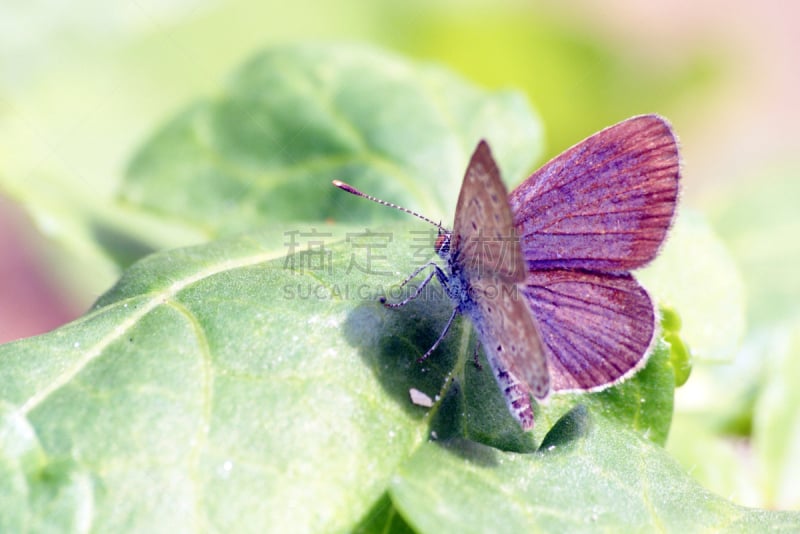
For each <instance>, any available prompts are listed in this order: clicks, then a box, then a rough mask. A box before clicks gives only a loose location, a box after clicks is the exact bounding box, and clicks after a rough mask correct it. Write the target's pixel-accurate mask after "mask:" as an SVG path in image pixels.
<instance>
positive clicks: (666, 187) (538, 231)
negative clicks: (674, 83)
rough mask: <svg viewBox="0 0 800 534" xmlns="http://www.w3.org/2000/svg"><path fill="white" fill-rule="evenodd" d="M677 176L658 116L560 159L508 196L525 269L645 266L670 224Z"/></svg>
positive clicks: (671, 144)
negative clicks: (526, 267)
mask: <svg viewBox="0 0 800 534" xmlns="http://www.w3.org/2000/svg"><path fill="white" fill-rule="evenodd" d="M679 174H680V158H679V156H678V143H677V139H676V138H675V135H674V134H673V132H672V129H671V128H670V126H669V123H667V121H665V120H664V119H663V118H661V117H658V116H656V115H643V116H639V117H633V118H631V119H628V120H625V121H622V122H620V123H619V124H616V125H614V126H611V127H609V128H606V129H605V130H602V131H600V132H598V133H596V134H594V135H592V136H591V137H588V138H587V139H585V140H584V141H581V142H580V143H578V144H577V145H575V146H573V147H572V148H570V149H568V150H567V151H565V152H563V153H562V154H560V155H559V156H556V157H555V158H554V159H552V160H551V161H550V162H548V163H547V164H545V165H544V166H543V167H542V168H541V169H539V170H538V171H536V172H535V173H534V174H533V175H531V176H530V177H529V178H528V179H527V180H525V181H524V182H523V183H522V184H520V185H519V186H518V187H517V188H516V189H515V190H514V191H512V192H511V195H510V197H509V203H510V204H511V207H512V209H513V211H514V224H515V226H516V229H517V232H518V233H519V235H520V241H521V243H522V250H523V252H524V257H525V261H526V263H527V265H528V268H529V269H548V268H580V269H590V270H600V271H612V272H619V271H627V270H630V269H634V268H637V267H641V266H643V265H644V264H646V263H647V262H649V261H650V260H652V259H653V258H654V257H655V255H656V253H657V252H658V248H659V247H660V246H661V243H662V242H663V240H664V237H665V235H666V232H667V230H668V229H669V226H670V224H671V221H672V217H673V214H674V211H675V203H676V199H677V195H678V179H679Z"/></svg>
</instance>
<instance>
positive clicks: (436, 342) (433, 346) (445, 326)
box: [417, 273, 458, 363]
mask: <svg viewBox="0 0 800 534" xmlns="http://www.w3.org/2000/svg"><path fill="white" fill-rule="evenodd" d="M431 274H432V273H431ZM456 315H458V308H453V313H452V314H451V315H450V318H449V319H448V320H447V324H446V325H444V330H442V333H441V334H439V339H437V340H436V341H434V343H433V345H432V346H431V348H429V349H428V351H427V352H426V353H425V354H423V355H422V356H420V357H419V358H417V363H422V362H424V361H425V360H427V359H428V356H430V355H431V354H432V353H433V351H435V350H436V347H438V346H439V343H441V342H442V340H443V339H444V336H446V335H447V331H448V330H450V326H451V325H452V324H453V319H455V318H456Z"/></svg>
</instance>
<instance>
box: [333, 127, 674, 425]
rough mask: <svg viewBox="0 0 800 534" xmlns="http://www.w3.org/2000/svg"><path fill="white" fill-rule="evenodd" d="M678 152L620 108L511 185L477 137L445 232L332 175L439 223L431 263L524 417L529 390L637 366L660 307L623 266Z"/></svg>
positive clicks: (659, 204) (653, 226) (653, 225)
mask: <svg viewBox="0 0 800 534" xmlns="http://www.w3.org/2000/svg"><path fill="white" fill-rule="evenodd" d="M679 179H680V156H679V151H678V142H677V139H676V137H675V134H674V133H673V131H672V128H671V126H670V125H669V123H668V122H667V121H666V120H665V119H663V118H662V117H660V116H657V115H641V116H636V117H632V118H630V119H627V120H624V121H622V122H620V123H618V124H615V125H613V126H610V127H608V128H606V129H604V130H601V131H600V132H598V133H596V134H594V135H592V136H590V137H588V138H586V139H585V140H583V141H581V142H580V143H578V144H576V145H575V146H573V147H572V148H569V149H568V150H566V151H565V152H563V153H562V154H560V155H558V156H556V157H555V158H553V159H552V160H550V161H549V162H548V163H546V164H545V165H544V166H543V167H542V168H540V169H539V170H538V171H536V172H534V173H533V174H532V175H531V176H530V177H529V178H527V179H526V180H525V181H524V182H522V183H521V184H520V185H519V186H518V187H517V188H516V189H514V190H513V191H512V192H511V193H510V194H509V193H508V191H507V189H506V187H505V185H504V184H503V182H502V180H501V178H500V171H499V169H498V166H497V164H496V163H495V160H494V158H493V157H492V154H491V150H490V149H489V145H488V143H487V142H486V141H480V142H479V143H478V146H477V148H476V149H475V151H474V153H473V155H472V158H471V159H470V162H469V165H468V166H467V171H466V173H465V176H464V181H463V183H462V185H461V191H460V193H459V197H458V202H457V204H456V212H455V218H454V221H453V228H452V230H447V229H445V228H443V227H442V226H441V225H440V224H437V223H435V222H433V221H432V220H430V219H428V218H426V217H423V216H421V215H419V214H417V213H415V212H413V211H411V210H407V209H405V208H402V207H399V206H396V205H394V204H392V203H390V202H386V201H383V200H380V199H376V198H374V197H371V196H369V195H366V194H364V193H362V192H361V191H359V190H357V189H355V188H354V187H352V186H350V185H347V184H345V183H343V182H340V181H338V180H337V181H334V185H335V186H337V187H339V188H340V189H343V190H345V191H348V192H350V193H352V194H356V195H358V196H362V197H365V198H368V199H370V200H373V201H376V202H378V203H380V204H383V205H387V206H390V207H394V208H398V209H401V210H403V211H406V212H408V213H411V214H413V215H415V216H417V217H419V218H421V219H423V220H426V221H428V222H429V223H431V224H434V225H436V226H437V227H438V228H439V234H438V236H437V239H436V242H435V246H434V248H435V251H436V253H437V254H438V255H439V257H440V258H441V259H442V260H444V262H445V265H444V267H442V266H440V265H439V264H437V263H436V262H430V263H428V264H425V265H423V266H421V267H420V268H418V269H417V270H416V271H415V272H414V273H412V275H411V276H410V277H409V278H407V279H406V281H405V282H403V284H405V283H407V282H408V281H409V280H411V279H413V278H414V277H416V276H418V275H419V274H420V273H421V272H422V271H423V270H424V269H425V268H430V269H431V271H430V272H429V274H428V275H427V277H426V278H425V279H424V280H423V282H422V283H421V284H420V286H418V288H417V290H416V291H415V293H414V294H412V295H410V296H409V297H408V298H407V299H405V300H403V301H402V302H399V303H394V304H392V303H386V302H384V304H385V305H386V306H389V307H398V306H402V305H404V304H406V303H407V302H408V301H410V300H412V299H413V298H415V297H416V296H418V295H419V294H420V292H421V291H422V288H424V287H425V285H427V284H428V283H429V282H430V281H431V280H432V279H433V277H436V278H437V280H438V281H439V283H440V284H441V285H442V287H443V288H444V290H445V292H446V293H447V295H448V296H449V298H450V299H451V301H452V303H453V313H452V314H451V316H450V319H449V320H448V321H447V324H446V325H445V327H444V330H443V332H442V334H441V335H440V336H439V338H438V339H437V341H436V342H435V343H434V345H433V346H432V347H431V348H430V349H429V350H428V351H427V352H426V353H425V354H423V356H422V357H421V358H419V360H418V361H421V360H424V359H425V358H427V357H428V356H429V355H430V354H431V353H432V352H433V351H434V350H435V349H436V347H437V346H438V344H439V342H440V341H441V340H442V339H443V338H444V336H445V335H446V333H447V331H448V329H449V328H450V325H451V324H452V322H453V320H454V318H455V317H456V316H457V315H459V314H463V315H467V316H469V317H470V319H471V321H472V324H473V325H474V327H475V329H476V330H477V332H478V337H479V339H480V341H481V344H482V346H483V349H484V353H485V354H486V358H487V360H488V362H489V365H490V367H491V368H492V372H493V375H494V377H495V379H496V380H497V383H498V386H499V387H500V390H501V391H502V393H503V396H504V397H505V400H506V405H507V406H508V409H509V411H510V412H511V414H512V415H513V416H514V418H515V419H516V420H517V421H518V422H519V424H520V425H521V427H522V428H523V430H529V429H531V428H533V424H534V420H533V410H532V405H531V396H533V397H534V398H536V399H539V400H543V399H545V398H547V397H548V396H549V395H550V393H551V392H563V391H598V390H601V389H603V388H606V387H608V386H610V385H612V384H615V383H617V382H619V381H621V380H623V379H625V378H627V377H629V376H630V375H632V374H633V373H635V372H636V371H637V370H638V369H640V368H641V367H642V366H643V365H644V364H645V362H646V360H647V356H648V355H649V352H650V350H651V348H652V345H653V343H654V339H655V336H656V332H657V328H656V320H657V313H656V310H655V307H654V305H653V301H652V299H651V298H650V296H649V295H648V293H647V291H645V289H644V288H643V287H642V286H641V285H639V283H638V282H637V281H636V279H635V278H634V277H633V276H632V275H631V273H630V270H632V269H636V268H639V267H642V266H644V265H646V264H647V263H648V262H650V261H651V260H652V259H653V258H655V257H656V255H657V254H658V251H659V248H660V247H661V245H662V243H663V241H664V239H665V237H666V235H667V232H668V230H669V228H670V225H671V223H672V220H673V217H674V214H675V208H676V204H677V199H678V185H679Z"/></svg>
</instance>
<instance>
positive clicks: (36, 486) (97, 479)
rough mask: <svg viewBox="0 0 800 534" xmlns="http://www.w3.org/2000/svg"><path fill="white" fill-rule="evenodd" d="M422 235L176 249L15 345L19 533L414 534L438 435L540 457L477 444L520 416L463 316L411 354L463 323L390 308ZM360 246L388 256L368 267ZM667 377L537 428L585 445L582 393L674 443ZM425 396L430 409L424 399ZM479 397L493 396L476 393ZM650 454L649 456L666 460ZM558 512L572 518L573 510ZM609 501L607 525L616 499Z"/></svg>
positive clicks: (11, 348) (439, 311)
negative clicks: (418, 488) (409, 496)
mask: <svg viewBox="0 0 800 534" xmlns="http://www.w3.org/2000/svg"><path fill="white" fill-rule="evenodd" d="M420 224H421V223H420ZM412 229H413V230H414V231H418V229H419V227H418V226H392V227H389V228H387V229H383V230H377V229H376V230H374V231H372V232H371V233H369V234H367V233H365V232H364V230H362V229H352V228H351V229H348V228H346V227H342V226H329V227H317V228H314V227H301V228H300V230H302V234H303V235H313V236H314V237H313V239H314V240H315V241H319V242H321V243H322V244H323V246H322V248H317V249H314V250H311V251H307V250H305V249H304V250H303V252H299V253H297V254H295V255H293V256H283V253H284V252H285V250H286V247H285V246H284V243H285V242H286V241H285V239H286V237H287V235H289V234H290V233H291V232H293V231H295V230H296V227H295V228H292V229H291V230H285V231H284V229H282V228H274V229H273V231H271V232H268V233H264V234H262V235H249V236H244V237H240V238H236V239H231V240H225V241H219V242H215V243H212V244H209V245H203V246H199V247H195V248H191V249H183V250H176V251H171V252H165V253H161V254H158V255H155V256H151V257H149V258H147V259H146V260H144V261H142V262H139V263H137V264H136V265H135V266H134V267H133V268H131V269H130V270H129V271H128V272H127V273H126V275H125V276H124V277H123V278H122V279H121V280H120V281H119V283H118V284H117V285H116V286H115V288H113V289H112V290H111V291H110V292H109V293H107V294H106V295H104V296H103V297H102V298H101V299H100V300H99V301H98V303H97V305H96V307H95V308H94V309H93V310H92V311H91V313H89V314H88V315H87V316H85V317H84V318H82V319H80V320H79V321H76V322H75V323H72V324H70V325H67V326H65V327H63V328H61V329H59V330H57V331H55V332H52V333H50V334H47V335H44V336H40V337H36V338H31V339H28V340H24V341H20V342H16V343H13V344H8V345H5V346H3V347H0V400H2V403H3V406H4V409H3V418H2V428H1V429H0V438H2V439H0V445H1V446H2V448H1V449H0V459H2V462H0V466H1V468H2V470H3V472H4V474H7V476H6V477H4V478H3V480H4V483H3V486H2V487H3V494H4V499H3V503H4V504H3V506H7V508H4V509H3V512H4V513H2V514H0V516H2V517H3V521H4V522H5V524H6V525H10V526H11V527H14V529H16V527H18V526H20V527H24V526H31V525H38V526H41V527H42V528H44V527H45V526H51V527H55V528H56V529H57V530H63V531H69V530H71V529H72V526H75V528H74V529H72V530H81V528H79V527H80V526H88V527H91V528H92V529H95V530H98V531H116V532H119V531H126V530H139V531H142V530H148V531H151V530H161V531H170V530H179V531H182V530H233V531H236V532H243V531H263V529H264V528H265V527H266V526H269V527H270V528H271V529H272V530H275V531H287V530H290V531H330V530H348V529H353V528H355V527H356V525H359V524H361V525H362V526H364V527H365V528H367V526H368V525H375V524H383V521H387V522H389V523H391V524H393V525H400V526H402V525H403V522H402V521H399V520H397V521H396V520H394V519H392V518H394V517H395V516H394V513H393V512H392V510H393V505H391V506H390V504H388V503H386V501H385V499H386V497H385V495H386V493H385V492H386V491H387V490H388V489H389V488H390V487H391V482H392V480H395V482H396V481H397V480H398V479H397V478H396V476H397V474H398V469H399V468H400V466H401V465H402V464H404V462H406V461H407V460H408V459H409V458H411V459H412V461H414V458H415V457H416V455H417V454H418V453H422V454H425V452H424V451H426V450H427V449H426V447H427V446H426V445H425V444H426V442H427V440H428V439H430V438H431V437H438V438H440V439H442V438H447V437H463V436H472V437H473V438H476V439H481V440H482V441H484V442H486V443H491V444H494V445H498V446H502V447H503V448H507V449H514V448H515V447H516V448H517V449H518V450H533V449H534V448H535V444H536V443H535V441H538V439H539V438H538V437H536V438H535V440H533V441H532V440H531V438H530V435H528V436H527V439H523V440H521V441H520V440H516V441H515V440H514V439H511V440H510V441H509V440H508V439H507V438H508V436H509V433H508V432H500V433H499V436H500V437H499V438H498V437H497V435H495V434H492V433H491V432H490V433H486V434H484V435H482V436H476V433H475V432H474V428H475V427H474V425H473V424H472V423H474V422H476V421H486V420H490V421H495V423H494V424H495V425H496V426H495V427H494V428H498V427H499V428H501V429H508V428H512V427H513V425H515V424H516V423H514V422H513V420H512V419H511V417H510V415H508V413H507V410H506V409H505V406H504V405H503V403H502V401H501V398H500V392H499V390H498V388H497V387H496V385H494V379H493V377H492V376H491V373H490V372H488V371H487V370H486V369H485V365H484V369H483V370H479V369H476V368H475V367H474V366H473V365H472V363H469V361H470V359H471V357H472V345H471V343H470V340H471V338H472V337H473V336H472V329H471V328H470V327H469V323H468V322H467V321H460V322H459V323H458V324H457V325H456V326H455V328H454V330H453V331H452V332H451V333H450V334H449V335H448V336H447V338H446V339H445V341H444V343H443V344H442V346H441V348H440V349H439V350H437V352H436V353H435V354H434V355H433V357H432V358H431V359H429V361H428V362H426V363H425V364H424V365H420V364H417V363H416V358H417V357H419V356H420V354H421V353H422V352H423V351H424V350H425V349H426V348H427V347H428V346H430V344H431V343H432V342H433V340H434V339H435V338H436V337H437V336H438V334H439V332H440V330H441V327H442V325H443V324H444V322H445V321H446V320H447V317H448V315H449V313H450V310H451V308H450V304H449V302H448V301H447V300H446V298H445V297H444V295H442V294H441V291H438V292H437V291H431V292H430V293H428V294H426V295H425V297H427V298H421V299H420V300H419V301H416V302H414V303H412V304H410V305H409V306H407V307H406V308H403V309H401V310H388V309H385V308H383V307H382V306H381V305H380V304H379V303H378V301H377V298H376V297H377V296H378V295H380V294H383V293H388V294H389V295H390V296H392V295H395V294H396V293H395V292H394V291H393V290H392V284H393V283H395V282H396V281H397V280H398V279H400V276H399V274H398V271H399V272H403V273H405V272H408V271H410V270H411V269H412V267H413V266H414V265H416V260H415V258H414V256H413V254H409V252H408V241H407V239H406V236H407V235H408V232H409V231H412ZM312 230H316V232H312ZM389 237H391V238H392V240H391V241H390V240H389V239H388V238H389ZM365 243H369V244H370V246H371V247H373V248H374V250H373V251H372V252H374V253H378V252H379V253H380V254H375V255H373V256H372V259H371V260H369V258H367V256H366V255H365V249H364V247H363V245H364V244H365ZM320 252H322V254H320ZM328 253H330V254H328ZM368 260H369V261H368ZM365 271H366V272H365ZM672 384H673V382H672V371H671V369H670V368H669V366H668V364H667V357H666V353H665V352H664V351H663V350H661V349H659V350H658V351H657V352H656V354H655V355H654V356H653V358H652V359H651V362H650V365H648V367H647V368H646V369H645V370H644V371H642V372H641V373H639V374H638V375H637V376H636V377H635V378H633V379H631V380H629V381H628V382H625V383H624V384H622V386H620V387H618V388H614V389H612V390H609V391H606V392H601V393H598V394H595V395H592V396H588V397H587V396H584V397H580V396H578V397H574V398H569V397H566V398H564V397H561V398H559V397H556V398H555V399H553V400H552V401H551V403H550V404H548V405H547V406H542V407H539V408H538V409H537V434H535V436H542V435H544V434H545V433H547V436H546V437H544V438H543V442H544V444H545V449H551V448H552V447H555V448H556V449H560V448H562V446H563V444H564V443H565V441H569V440H570V439H573V438H574V437H575V436H576V434H577V435H583V434H584V433H585V428H584V427H585V426H586V425H582V424H570V423H571V421H578V423H580V421H582V419H580V418H578V419H574V418H573V419H570V418H569V417H568V418H567V419H565V420H561V422H559V423H558V424H556V425H555V426H554V429H551V428H550V427H551V425H552V423H553V422H554V421H556V419H557V418H558V417H560V416H561V415H562V414H564V413H565V412H566V413H569V410H571V409H572V408H573V407H574V406H575V405H576V403H581V406H583V408H578V413H583V414H584V415H585V416H586V417H589V418H594V417H599V418H602V421H604V423H603V424H602V425H599V426H598V428H601V429H602V430H601V433H603V434H608V435H610V436H614V437H613V443H614V444H616V446H618V447H621V448H623V449H626V448H629V447H632V446H634V444H636V443H639V441H638V438H635V436H637V435H639V436H643V435H650V437H654V436H652V434H653V432H655V433H656V434H658V435H659V436H660V438H659V437H658V436H656V438H657V440H658V441H661V440H662V439H663V434H664V432H665V428H666V427H668V425H669V416H670V414H671V395H672V387H673V385H672ZM411 388H414V389H417V390H419V391H422V392H425V393H427V394H428V395H430V396H431V397H432V398H433V399H434V405H433V407H432V408H430V409H427V408H425V407H423V406H418V405H415V404H413V403H412V402H411V400H410V398H409V390H410V389H411ZM480 392H483V394H485V395H484V396H483V397H481V398H483V399H484V401H483V402H475V399H476V398H478V397H479V395H477V393H480ZM650 406H652V407H653V408H652V412H648V411H647V407H650ZM573 413H574V412H573ZM570 417H572V416H570ZM587 420H593V419H587ZM606 421H613V423H611V422H606ZM665 425H666V426H665ZM651 427H653V428H656V430H655V431H654V430H650V428H651ZM516 428H517V432H518V433H519V430H518V427H516ZM625 429H629V430H625ZM659 429H660V430H659ZM633 430H637V431H638V433H633ZM609 439H611V438H609ZM509 443H510V445H509ZM520 444H521V445H520ZM635 447H640V448H641V451H642V452H641V455H643V456H645V457H646V458H649V455H651V454H653V455H656V456H655V457H656V458H658V457H660V456H659V455H661V454H663V453H661V452H660V449H659V448H658V447H656V446H652V447H646V446H644V445H641V444H639V445H635ZM603 451H605V449H601V450H600V451H599V452H598V451H594V450H591V451H588V452H587V454H588V453H591V454H588V456H587V457H586V458H584V461H583V463H581V465H583V466H587V469H589V467H591V465H592V462H593V461H594V460H592V459H591V458H593V457H594V456H595V455H599V456H602V455H603V454H604V453H603ZM576 454H577V455H578V457H581V456H582V455H584V452H583V451H581V450H580V449H579V450H578V451H577V452H576ZM544 458H545V460H543V461H547V460H546V458H548V457H547V456H545V457H544ZM613 458H614V457H613V456H610V457H609V458H605V459H604V461H605V462H608V465H609V466H611V465H612V460H613ZM559 465H561V464H559ZM604 465H605V464H604ZM610 468H611V467H609V469H610ZM404 469H405V468H404ZM471 469H472V468H471V467H469V466H464V467H462V471H463V473H462V475H463V476H468V475H469V473H470V470H471ZM553 469H555V467H553ZM590 471H591V470H590ZM400 473H404V471H400ZM524 473H525V471H524V469H523V470H522V471H520V473H519V474H518V475H517V476H518V477H523V476H524ZM679 475H680V474H679V473H678V472H677V471H676V470H673V471H668V472H665V473H664V477H665V478H663V479H661V480H660V481H659V483H660V484H665V485H668V486H669V487H670V488H671V487H673V486H674V485H676V484H677V485H680V476H682V475H680V476H679ZM402 476H403V477H406V476H407V475H406V474H403V475H402ZM627 477H628V473H627V472H623V473H622V474H621V475H620V478H619V479H620V480H622V481H623V482H622V483H623V484H624V483H626V482H627ZM675 477H677V478H675ZM630 482H631V484H632V488H635V487H636V486H635V480H631V481H630ZM587 483H588V482H587ZM602 487H603V486H599V487H596V488H594V489H593V490H590V491H593V492H597V491H601V490H602ZM392 491H393V492H394V490H392ZM629 491H634V489H630V490H629ZM391 495H392V499H394V498H395V493H391ZM560 495H562V496H564V497H565V496H566V493H564V492H562V493H560ZM685 497H686V498H687V499H692V498H694V497H696V495H694V494H693V493H691V492H687V493H686V494H685ZM382 499H383V501H382ZM381 502H383V504H381ZM5 503H8V504H7V505H6V504H5ZM420 506H421V505H420ZM559 506H560V507H561V508H562V509H563V510H566V511H569V510H572V508H571V507H572V502H571V501H570V500H569V499H566V498H564V499H563V500H562V501H560V504H559ZM595 506H596V510H598V511H597V513H598V514H602V513H605V512H604V510H607V509H609V508H607V507H610V506H612V503H607V502H605V501H598V502H597V503H596V505H595ZM408 507H409V505H408V504H407V503H405V502H403V504H402V508H401V509H402V510H403V514H404V516H405V517H406V518H410V517H411V516H410V515H408V513H409V508H408ZM577 510H578V511H580V510H581V509H577ZM609 510H610V511H609V512H608V513H609V514H611V515H613V514H614V513H616V512H613V508H611V509H609ZM667 511H669V510H667ZM418 512H419V513H421V514H426V513H429V512H430V511H429V512H425V511H423V510H420V511H418ZM565 513H571V512H565ZM778 517H779V518H780V517H783V516H778ZM609 521H611V519H609ZM630 521H638V519H636V518H634V519H631V520H630ZM665 521H666V519H665ZM412 523H413V524H415V525H418V523H417V522H416V521H412ZM621 524H626V523H621ZM641 525H642V528H644V527H645V526H647V525H649V523H647V522H646V521H645V522H644V523H641ZM88 527H87V528H88Z"/></svg>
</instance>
